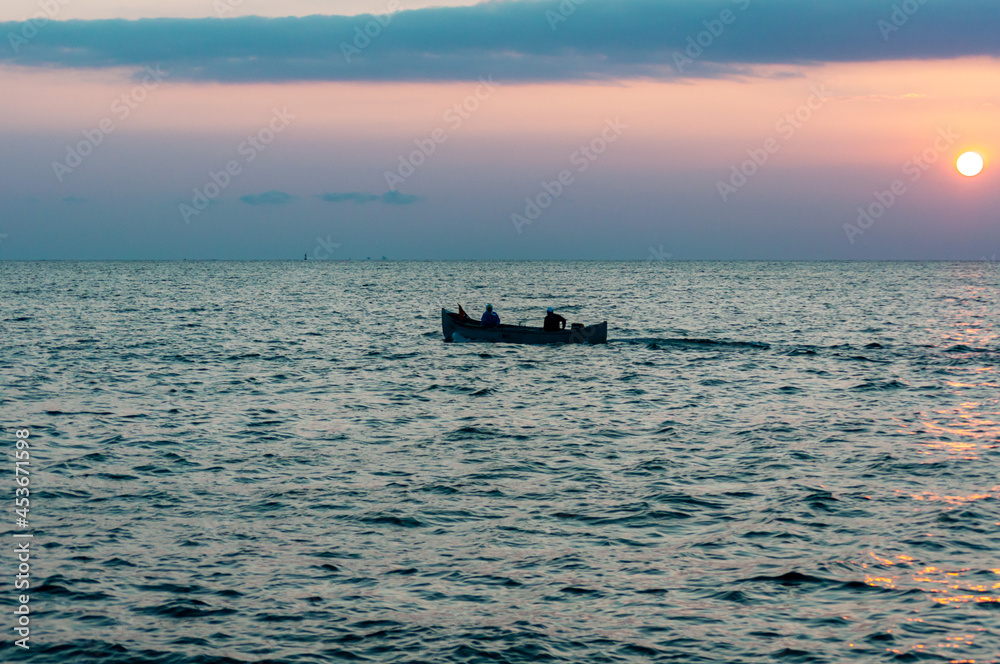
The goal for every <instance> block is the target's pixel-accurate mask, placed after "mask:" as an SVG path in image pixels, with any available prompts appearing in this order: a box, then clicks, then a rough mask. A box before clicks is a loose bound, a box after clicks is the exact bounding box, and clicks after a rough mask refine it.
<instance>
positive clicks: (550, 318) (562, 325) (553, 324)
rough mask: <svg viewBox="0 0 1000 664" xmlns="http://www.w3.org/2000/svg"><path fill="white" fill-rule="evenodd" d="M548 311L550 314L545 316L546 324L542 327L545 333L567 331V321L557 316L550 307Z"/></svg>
mask: <svg viewBox="0 0 1000 664" xmlns="http://www.w3.org/2000/svg"><path fill="white" fill-rule="evenodd" d="M547 311H548V313H546V314H545V323H544V324H543V325H542V327H544V328H545V331H546V332H558V331H559V330H565V329H566V319H565V318H563V317H562V316H560V315H559V314H557V313H556V312H555V309H553V308H552V307H549V308H548V309H547Z"/></svg>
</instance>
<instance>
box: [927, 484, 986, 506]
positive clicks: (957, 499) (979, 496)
mask: <svg viewBox="0 0 1000 664" xmlns="http://www.w3.org/2000/svg"><path fill="white" fill-rule="evenodd" d="M997 495H1000V485H998V486H995V487H993V488H992V489H990V491H989V493H974V494H971V495H968V496H939V495H937V494H936V493H933V492H931V491H923V492H921V493H911V494H910V497H911V498H913V499H914V500H931V501H934V500H941V501H944V502H946V503H948V504H949V505H964V504H966V503H971V502H973V501H976V500H985V499H986V498H993V497H995V496H997Z"/></svg>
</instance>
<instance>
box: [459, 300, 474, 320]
mask: <svg viewBox="0 0 1000 664" xmlns="http://www.w3.org/2000/svg"><path fill="white" fill-rule="evenodd" d="M458 317H459V318H461V319H462V321H464V322H471V321H472V316H470V315H469V314H467V313H466V312H465V309H463V308H462V305H461V304H460V305H458Z"/></svg>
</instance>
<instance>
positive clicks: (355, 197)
mask: <svg viewBox="0 0 1000 664" xmlns="http://www.w3.org/2000/svg"><path fill="white" fill-rule="evenodd" d="M320 198H321V199H322V200H324V201H326V202H327V203H347V202H354V203H356V204H358V205H362V204H364V203H374V202H376V201H377V202H380V203H382V204H383V205H410V204H412V203H417V202H418V201H422V200H423V199H422V198H420V197H419V196H412V195H410V194H401V193H399V192H398V191H387V192H385V193H384V194H382V195H381V196H379V195H378V194H363V193H360V192H356V191H352V192H348V193H344V194H323V195H322V196H320Z"/></svg>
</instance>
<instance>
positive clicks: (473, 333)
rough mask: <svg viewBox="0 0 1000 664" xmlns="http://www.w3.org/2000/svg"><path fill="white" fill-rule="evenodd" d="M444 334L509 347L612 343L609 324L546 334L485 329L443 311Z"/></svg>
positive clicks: (507, 328) (537, 330)
mask: <svg viewBox="0 0 1000 664" xmlns="http://www.w3.org/2000/svg"><path fill="white" fill-rule="evenodd" d="M441 331H442V332H444V340H445V341H454V340H455V337H456V336H460V337H462V338H464V339H468V340H469V341H489V342H492V343H505V344H585V343H590V344H603V343H607V342H608V322H607V321H604V322H603V323H597V324H596V325H586V326H584V325H581V324H579V323H573V325H572V326H571V327H569V328H566V329H565V330H556V331H554V332H549V331H546V330H545V329H543V328H541V327H528V326H526V325H503V324H501V325H499V326H497V327H483V326H482V325H480V324H479V321H477V320H473V319H471V318H465V319H463V318H461V317H460V316H459V315H458V314H456V313H453V312H451V311H448V310H447V309H441Z"/></svg>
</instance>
